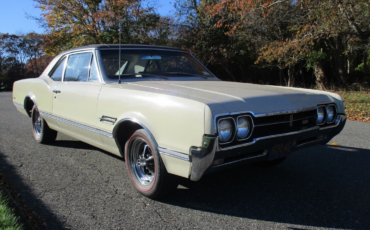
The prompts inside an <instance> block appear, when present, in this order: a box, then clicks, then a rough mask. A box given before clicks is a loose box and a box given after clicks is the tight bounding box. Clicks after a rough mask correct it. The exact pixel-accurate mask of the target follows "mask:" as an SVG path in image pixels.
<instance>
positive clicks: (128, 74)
mask: <svg viewBox="0 0 370 230" xmlns="http://www.w3.org/2000/svg"><path fill="white" fill-rule="evenodd" d="M139 75H140V76H141V77H146V76H148V77H155V78H161V79H165V80H168V78H167V77H162V76H158V75H154V74H150V73H125V74H121V76H139Z"/></svg>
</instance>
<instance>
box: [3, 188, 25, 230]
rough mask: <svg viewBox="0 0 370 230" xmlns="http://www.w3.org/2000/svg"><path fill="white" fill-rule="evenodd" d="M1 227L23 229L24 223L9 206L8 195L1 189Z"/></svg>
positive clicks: (10, 229) (13, 229) (8, 229)
mask: <svg viewBox="0 0 370 230" xmlns="http://www.w3.org/2000/svg"><path fill="white" fill-rule="evenodd" d="M0 229H4V230H5V229H7V230H21V229H23V228H22V225H21V223H20V222H19V219H18V217H16V216H15V215H14V212H13V210H12V209H10V208H9V206H8V200H7V197H6V196H5V195H4V194H3V193H2V192H1V191H0Z"/></svg>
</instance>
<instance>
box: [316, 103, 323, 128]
mask: <svg viewBox="0 0 370 230" xmlns="http://www.w3.org/2000/svg"><path fill="white" fill-rule="evenodd" d="M316 123H317V124H318V125H322V124H324V123H325V106H318V107H317V120H316Z"/></svg>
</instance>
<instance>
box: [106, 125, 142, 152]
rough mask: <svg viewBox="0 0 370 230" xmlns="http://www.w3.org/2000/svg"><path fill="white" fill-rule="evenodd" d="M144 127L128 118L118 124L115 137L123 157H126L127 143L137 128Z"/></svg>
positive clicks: (114, 133) (114, 131)
mask: <svg viewBox="0 0 370 230" xmlns="http://www.w3.org/2000/svg"><path fill="white" fill-rule="evenodd" d="M139 129H143V127H142V126H141V125H139V124H137V123H135V122H133V121H130V120H126V121H122V122H121V123H119V124H118V126H116V127H115V128H114V130H113V137H114V139H115V141H116V144H117V146H118V149H119V151H120V153H121V156H122V158H125V145H126V142H127V141H128V140H129V139H130V137H131V136H132V134H134V132H136V130H139Z"/></svg>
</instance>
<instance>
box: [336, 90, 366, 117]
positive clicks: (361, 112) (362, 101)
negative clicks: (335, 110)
mask: <svg viewBox="0 0 370 230" xmlns="http://www.w3.org/2000/svg"><path fill="white" fill-rule="evenodd" d="M335 93H337V94H339V95H341V96H342V98H343V100H344V105H345V107H346V114H347V115H348V119H349V120H355V121H367V122H370V91H336V92H335Z"/></svg>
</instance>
